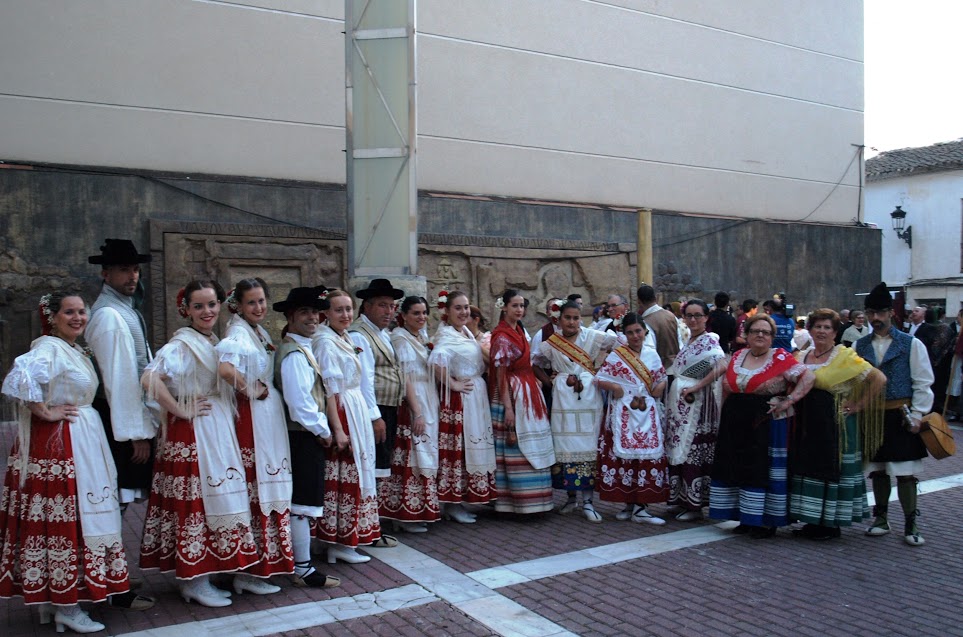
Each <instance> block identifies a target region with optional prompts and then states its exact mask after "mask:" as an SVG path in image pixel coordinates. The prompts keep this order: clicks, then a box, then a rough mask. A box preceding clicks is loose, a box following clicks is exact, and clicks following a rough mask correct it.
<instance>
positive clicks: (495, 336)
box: [488, 320, 548, 418]
mask: <svg viewBox="0 0 963 637" xmlns="http://www.w3.org/2000/svg"><path fill="white" fill-rule="evenodd" d="M499 339H504V340H506V341H508V343H509V344H511V345H512V346H514V349H516V350H517V351H519V352H521V356H519V357H518V358H517V359H515V360H514V361H513V362H512V364H511V365H509V366H508V367H507V369H506V371H507V372H508V376H509V387H511V385H512V383H511V381H512V379H514V380H515V382H516V383H518V384H519V385H521V390H522V396H523V399H524V400H525V403H526V405H527V406H528V407H530V409H531V411H532V413H534V414H535V415H536V416H538V417H539V418H546V417H548V409H547V408H546V407H545V399H544V398H543V397H542V390H541V387H539V382H538V379H537V378H535V374H534V372H532V349H531V346H530V345H529V344H528V339H527V338H525V330H524V329H523V328H522V326H521V324H520V323H516V324H515V329H512V328H510V327H509V326H508V323H506V322H505V321H504V320H501V321H499V322H498V325H497V326H496V327H495V329H494V330H492V339H491V358H490V360H489V362H488V397H489V398H490V399H494V396H495V391H496V389H498V374H497V373H496V371H495V356H496V353H497V352H498V350H499V349H500V347H499V344H498V341H499ZM501 399H502V401H503V402H504V401H505V400H507V397H506V396H502V397H501ZM516 409H518V407H516Z"/></svg>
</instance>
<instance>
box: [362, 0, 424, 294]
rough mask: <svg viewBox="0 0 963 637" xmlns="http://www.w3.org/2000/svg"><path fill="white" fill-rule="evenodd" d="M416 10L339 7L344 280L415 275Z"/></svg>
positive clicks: (368, 3) (396, 4) (395, 2)
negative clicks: (342, 57) (342, 74)
mask: <svg viewBox="0 0 963 637" xmlns="http://www.w3.org/2000/svg"><path fill="white" fill-rule="evenodd" d="M416 3H417V0H345V9H344V22H345V106H346V113H345V130H346V137H347V140H346V144H347V158H346V160H347V204H348V279H349V280H354V279H365V278H370V277H373V276H376V275H377V276H388V277H392V276H394V277H396V278H397V277H401V278H407V276H412V275H416V274H417V272H418V209H417V206H418V186H417V179H416V169H415V168H416V156H415V148H416V139H417V133H418V127H417V78H416V67H415V61H416V47H415V9H416ZM406 275H407V276H406ZM422 286H423V284H422ZM406 291H408V290H406ZM413 292H414V290H412V291H411V292H409V293H413Z"/></svg>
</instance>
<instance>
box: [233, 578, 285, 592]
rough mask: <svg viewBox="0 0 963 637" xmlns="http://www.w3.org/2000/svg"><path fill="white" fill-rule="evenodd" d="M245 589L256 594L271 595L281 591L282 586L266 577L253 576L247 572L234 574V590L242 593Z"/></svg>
mask: <svg viewBox="0 0 963 637" xmlns="http://www.w3.org/2000/svg"><path fill="white" fill-rule="evenodd" d="M244 591H247V592H248V593H254V594H255V595H271V594H273V593H279V592H281V587H280V586H275V585H274V584H272V583H270V582H269V581H267V580H266V579H261V578H258V577H252V576H251V575H247V574H246V573H241V574H239V575H235V576H234V592H235V593H237V594H238V595H240V594H241V593H243V592H244Z"/></svg>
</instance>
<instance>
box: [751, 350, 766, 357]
mask: <svg viewBox="0 0 963 637" xmlns="http://www.w3.org/2000/svg"><path fill="white" fill-rule="evenodd" d="M749 353H750V354H752V357H753V358H762V357H763V356H765V355H766V354H768V353H769V350H766V351H765V352H763V353H762V354H756V353H755V352H754V351H752V350H749Z"/></svg>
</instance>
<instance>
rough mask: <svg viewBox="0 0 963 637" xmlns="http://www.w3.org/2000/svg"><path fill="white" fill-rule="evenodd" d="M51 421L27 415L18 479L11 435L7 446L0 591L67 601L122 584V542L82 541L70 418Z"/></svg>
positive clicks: (0, 512) (98, 597) (31, 599)
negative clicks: (24, 462) (24, 464)
mask: <svg viewBox="0 0 963 637" xmlns="http://www.w3.org/2000/svg"><path fill="white" fill-rule="evenodd" d="M59 425H60V423H55V422H47V421H44V420H40V419H38V418H37V417H36V416H33V417H32V418H31V423H30V451H29V454H28V458H29V463H30V469H29V470H28V473H27V479H26V481H25V482H24V484H23V486H21V485H20V472H18V471H17V470H16V469H15V464H16V462H17V459H18V458H19V456H20V453H21V450H20V449H19V448H18V446H19V445H18V443H16V442H15V443H14V447H13V450H12V452H11V454H10V460H9V465H8V466H7V472H6V478H5V480H4V488H3V496H2V497H0V533H2V535H0V597H13V596H15V595H19V596H22V597H23V600H24V602H25V603H27V604H40V603H44V602H51V603H54V604H61V605H69V604H76V603H77V602H81V601H95V602H98V601H103V600H104V599H106V598H107V596H108V595H113V594H114V593H124V592H126V591H127V590H129V588H130V584H129V583H128V574H127V555H126V554H125V552H124V547H123V545H122V544H117V545H115V546H111V547H109V548H107V551H106V553H105V554H97V553H95V552H94V551H92V550H90V549H89V548H88V547H87V546H85V544H84V538H83V533H82V530H81V524H80V517H79V516H80V512H79V507H78V504H77V481H76V478H75V471H74V459H73V451H72V446H71V438H70V425H69V424H68V423H66V422H65V423H64V426H63V428H60V426H59ZM58 429H59V431H60V432H61V433H58ZM61 436H62V438H61Z"/></svg>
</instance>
